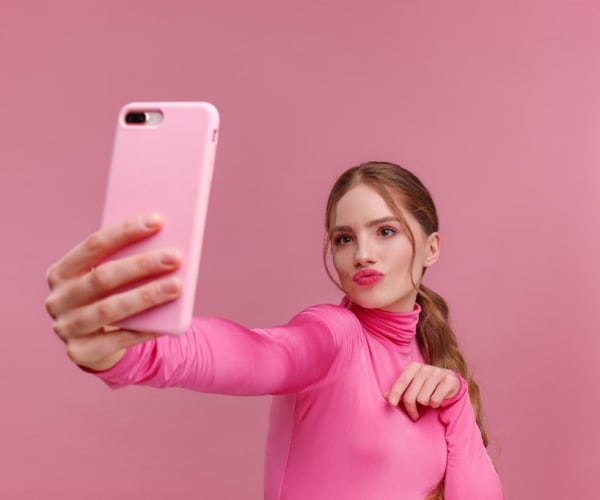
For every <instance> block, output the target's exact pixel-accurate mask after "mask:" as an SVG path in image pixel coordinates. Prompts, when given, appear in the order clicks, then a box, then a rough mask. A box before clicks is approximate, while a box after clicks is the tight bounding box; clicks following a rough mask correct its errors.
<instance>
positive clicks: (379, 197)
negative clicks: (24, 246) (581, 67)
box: [46, 162, 502, 500]
mask: <svg viewBox="0 0 600 500" xmlns="http://www.w3.org/2000/svg"><path fill="white" fill-rule="evenodd" d="M141 220H143V221H145V222H143V223H140V221H141ZM160 224H161V222H160V219H158V218H156V217H153V216H148V217H147V218H146V219H134V220H133V219H132V220H130V221H126V222H124V223H122V224H120V225H116V226H113V227H109V228H105V229H102V230H100V231H98V232H97V233H95V234H94V235H92V236H90V237H89V238H88V239H87V240H86V241H84V242H83V243H81V244H79V245H78V246H76V247H75V248H74V249H73V250H71V251H70V252H69V253H67V255H65V257H63V259H61V260H60V261H59V262H58V263H56V264H55V265H53V266H52V267H51V268H50V270H49V272H48V282H49V284H50V288H51V290H52V291H51V293H50V295H49V297H48V299H47V302H46V307H47V309H48V312H49V313H50V315H51V316H52V317H53V318H55V323H54V330H55V332H56V333H57V334H58V336H59V337H60V338H61V339H62V340H63V341H64V342H65V343H66V344H67V352H68V354H69V356H70V357H71V358H72V359H73V361H74V362H75V363H77V364H78V365H79V366H81V367H82V368H83V369H84V370H87V371H90V372H94V373H95V374H96V376H98V377H100V378H101V379H102V380H104V381H105V382H106V383H107V384H108V385H109V386H111V387H114V388H116V387H122V386H125V385H129V384H145V385H152V386H156V387H165V386H178V387H185V388H189V389H193V390H198V391H204V392H216V393H223V394H245V395H249V394H273V395H275V397H274V399H273V405H272V409H271V417H270V427H269V435H268V440H267V456H266V467H265V498H266V499H283V498H285V499H303V500H304V499H308V498H310V499H313V500H318V499H327V500H331V499H338V498H339V499H356V500H362V499H368V500H371V499H373V500H385V499H392V498H393V499H398V498H399V499H407V500H412V499H415V500H416V499H419V500H422V499H423V498H425V497H427V498H428V499H440V498H443V499H444V500H469V499H473V500H496V499H501V498H502V489H501V485H500V481H499V478H498V475H497V474H496V471H495V469H494V466H493V464H492V462H491V460H490V458H489V456H488V454H487V452H486V450H485V446H486V444H487V439H486V435H485V432H484V429H483V426H482V423H481V418H480V404H479V391H478V388H477V385H476V384H475V382H474V381H473V380H472V379H471V378H470V376H469V373H468V370H467V367H466V364H465V361H464V359H463V357H462V355H461V354H460V352H459V350H458V347H457V343H456V340H455V337H454V334H453V332H452V330H451V329H450V326H449V325H448V321H447V317H448V310H447V307H446V304H445V302H444V301H443V299H442V298H441V297H440V296H438V295H436V294H435V293H434V292H432V291H431V290H429V289H428V288H426V287H425V286H423V285H422V284H421V279H422V276H423V274H424V273H425V270H426V269H427V268H428V267H429V266H431V265H433V264H434V263H435V262H436V260H437V259H438V257H439V249H440V236H439V233H438V220H437V215H436V210H435V206H434V204H433V201H432V199H431V196H430V194H429V192H428V191H427V189H426V188H425V187H424V186H423V185H422V183H421V182H420V181H419V179H417V178H416V177H415V176H414V175H413V174H411V173H410V172H408V171H407V170H405V169H403V168H402V167H400V166H398V165H394V164H391V163H384V162H369V163H365V164H362V165H360V166H357V167H354V168H351V169H350V170H348V171H346V172H345V173H344V174H342V175H341V177H340V178H339V179H338V180H337V182H336V183H335V185H334V187H333V189H332V191H331V193H330V196H329V200H328V203H327V212H326V222H325V227H326V239H325V246H324V252H323V255H324V258H325V261H327V257H328V255H329V253H330V252H331V257H332V260H333V265H334V267H335V271H336V273H337V276H338V278H339V286H340V288H341V290H342V291H343V292H344V294H345V296H344V299H343V301H342V305H340V306H335V305H318V306H314V307H310V308H308V309H306V310H304V311H302V312H300V313H299V314H298V315H296V316H295V317H294V318H292V320H290V322H289V323H288V324H287V325H284V326H279V327H274V328H268V329H254V330H250V329H247V328H244V327H243V326H241V325H238V324H235V323H232V322H230V321H227V320H223V319H219V318H206V317H199V318H195V319H194V321H193V324H192V326H191V327H190V329H189V331H188V332H187V333H186V335H184V336H183V337H170V336H164V337H160V338H159V337H157V336H155V335H153V334H151V333H134V332H128V331H123V330H118V329H116V328H113V327H110V326H109V325H111V324H113V323H115V322H117V321H118V320H120V319H122V318H124V317H127V316H130V315H132V314H134V313H136V312H139V311H141V310H144V309H146V308H149V307H152V306H155V305H158V304H161V303H164V302H167V301H169V300H173V299H175V298H176V297H177V294H178V290H179V289H178V283H177V282H176V281H172V279H171V278H169V277H168V275H167V276H166V277H165V276H164V274H165V271H166V270H170V269H175V268H176V267H177V266H178V264H179V257H178V255H177V254H174V253H172V252H164V253H161V252H158V253H150V254H146V255H138V256H135V257H129V258H127V259H122V260H120V261H114V262H109V263H104V264H100V263H101V262H102V261H103V260H104V259H105V258H106V256H107V255H109V254H111V253H112V252H114V251H115V250H116V249H117V248H120V247H122V246H123V245H126V244H129V243H132V242H134V241H137V240H140V239H142V238H145V237H148V236H150V235H152V234H154V233H155V232H156V231H158V230H159V229H160ZM94 266H97V267H94ZM326 267H327V265H326ZM328 273H329V270H328ZM329 275H330V276H331V274H330V273H329ZM147 276H155V277H156V280H154V281H153V282H150V283H148V284H144V285H142V286H140V287H138V288H137V289H135V290H133V291H129V292H125V293H123V294H116V293H115V294H112V295H111V290H116V289H118V288H119V287H120V286H122V285H124V284H126V283H128V282H131V281H134V280H137V279H140V278H142V277H147ZM398 374H400V375H399V377H398V378H397V379H396V377H397V376H398ZM400 402H401V404H400ZM474 409H475V410H474Z"/></svg>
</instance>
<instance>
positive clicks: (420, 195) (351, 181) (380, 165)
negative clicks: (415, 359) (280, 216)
mask: <svg viewBox="0 0 600 500" xmlns="http://www.w3.org/2000/svg"><path fill="white" fill-rule="evenodd" d="M359 184H364V185H366V186H369V187H371V188H372V189H374V190H375V191H376V192H377V193H378V194H379V195H380V196H381V197H382V198H383V200H384V201H385V202H386V204H387V205H388V207H389V208H390V210H391V211H392V213H393V214H394V216H395V217H396V218H397V219H398V221H399V222H400V224H401V225H402V227H403V229H404V230H405V231H406V234H407V235H408V238H409V240H410V242H411V246H412V257H411V261H410V269H411V270H412V269H413V267H414V260H415V250H416V248H415V247H416V240H415V235H414V234H413V232H412V231H411V229H410V227H409V225H408V223H407V221H406V218H405V217H404V215H403V213H402V210H401V207H400V205H399V204H398V201H399V202H400V203H401V205H402V207H403V208H404V209H405V210H406V211H407V212H408V213H410V214H411V215H412V216H413V217H414V218H415V219H416V221H417V222H418V223H419V225H420V226H421V228H422V229H423V231H424V233H425V234H426V235H427V236H429V235H430V234H432V233H434V232H437V231H438V228H439V220H438V216H437V211H436V208H435V204H434V202H433V198H432V196H431V194H430V193H429V191H428V190H427V188H426V187H425V186H424V185H423V183H422V182H421V181H420V179H419V178H418V177H417V176H416V175H414V174H413V173H412V172H410V171H408V170H406V169H405V168H403V167H401V166H400V165H396V164H394V163H389V162H380V161H371V162H366V163H363V164H361V165H358V166H355V167H352V168H350V169H348V170H346V171H345V172H344V173H343V174H342V175H341V176H340V177H339V178H338V179H337V181H336V182H335V184H334V186H333V188H332V190H331V192H330V194H329V198H328V200H327V208H326V211H325V237H324V242H323V263H324V265H325V270H326V272H327V275H328V276H329V278H330V279H331V280H332V281H333V282H334V283H335V285H336V286H337V287H338V288H339V289H340V290H341V291H342V292H344V289H343V288H342V286H341V285H340V284H339V283H338V282H337V280H336V279H335V278H334V276H333V274H332V273H331V271H330V269H329V266H328V265H327V256H328V254H329V250H330V248H331V228H332V227H333V222H334V217H335V209H336V206H337V203H338V202H339V200H340V199H341V198H342V197H343V196H344V195H345V194H346V193H347V192H348V191H350V190H351V189H352V188H354V187H355V186H357V185H359ZM397 200H398V201H397ZM425 270H426V268H423V274H425ZM409 275H410V279H411V283H412V286H413V288H414V289H415V290H416V291H417V302H418V303H419V305H420V306H421V316H420V318H419V322H418V324H417V342H418V344H419V348H420V349H421V352H422V354H423V357H424V359H425V362H426V363H427V364H431V365H435V366H439V367H441V368H446V369H449V370H453V371H455V372H458V373H459V374H460V375H462V377H463V378H464V379H465V380H466V381H467V384H468V390H469V398H470V400H471V404H472V406H473V410H474V412H475V417H476V421H477V425H478V427H479V430H480V432H481V437H482V440H483V443H484V445H485V446H486V447H487V445H488V437H487V433H486V431H485V427H484V424H483V415H482V408H481V395H480V390H479V386H478V385H477V383H476V382H475V380H474V379H473V377H472V376H471V373H470V371H469V369H468V366H467V363H466V360H465V358H464V356H463V355H462V353H461V352H460V350H459V347H458V342H457V340H456V336H455V335H454V331H453V330H452V328H451V326H450V321H449V310H448V305H447V304H446V301H445V300H444V299H443V298H442V297H441V296H440V295H439V294H437V293H435V292H434V291H433V290H431V289H430V288H428V287H426V286H425V285H423V284H420V285H417V284H416V283H415V282H414V280H413V276H412V272H410V273H409ZM443 487H444V480H443V479H442V480H441V482H440V484H439V485H438V486H437V488H436V489H435V491H433V492H432V493H431V494H430V495H429V496H428V497H427V498H426V499H425V500H442V498H443Z"/></svg>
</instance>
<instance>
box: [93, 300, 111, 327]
mask: <svg viewBox="0 0 600 500" xmlns="http://www.w3.org/2000/svg"><path fill="white" fill-rule="evenodd" d="M96 314H97V316H98V320H99V321H100V322H101V323H102V324H106V323H110V322H111V321H112V320H113V318H114V314H115V308H114V307H113V305H112V304H111V303H110V302H109V301H107V300H105V301H102V302H100V303H98V305H97V309H96Z"/></svg>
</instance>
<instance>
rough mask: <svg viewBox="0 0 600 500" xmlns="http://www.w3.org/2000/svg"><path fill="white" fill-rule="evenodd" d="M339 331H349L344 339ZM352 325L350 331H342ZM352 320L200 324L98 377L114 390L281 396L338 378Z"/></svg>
mask: <svg viewBox="0 0 600 500" xmlns="http://www.w3.org/2000/svg"><path fill="white" fill-rule="evenodd" d="M336 323H337V327H336V329H335V330H337V331H344V333H345V335H344V336H343V337H342V336H340V337H339V338H338V337H336V335H335V330H334V329H333V328H331V326H330V325H333V324H336ZM340 323H341V324H342V325H346V324H348V327H347V328H339V325H340ZM348 328H352V322H351V316H350V313H348V312H347V311H346V310H345V309H343V308H341V307H337V306H328V305H321V306H315V307H312V308H309V309H306V310H305V311H302V312H301V313H299V314H298V315H296V316H295V317H294V318H293V319H292V320H291V321H290V322H289V323H288V324H287V325H284V326H278V327H274V328H267V329H249V328H246V327H243V326H241V325H239V324H237V323H234V322H232V321H229V320H225V319H220V318H212V317H200V318H195V319H194V321H193V323H192V326H191V328H190V329H189V331H188V332H187V333H186V334H185V335H184V336H182V337H170V336H164V337H160V338H156V339H152V340H149V341H147V342H145V343H143V344H138V345H136V346H133V347H130V348H129V349H128V350H127V352H126V354H125V356H124V357H123V358H122V359H121V360H120V361H119V362H118V363H117V364H116V365H115V366H113V367H112V368H111V369H109V370H106V371H102V372H96V374H97V376H98V377H100V378H101V379H103V380H104V381H105V382H106V383H107V384H108V385H109V386H110V387H113V388H117V387H122V386H125V385H130V384H143V385H150V386H154V387H183V388H188V389H192V390H197V391H202V392H212V393H221V394H237V395H259V394H281V393H287V392H296V391H300V390H303V389H306V388H308V387H309V386H310V385H311V384H313V383H316V382H318V381H322V380H323V379H325V378H326V377H329V376H332V375H333V374H334V373H335V372H336V370H337V368H336V367H339V365H340V363H341V362H342V360H343V358H344V356H343V355H342V356H339V354H340V353H341V352H343V351H345V350H347V349H346V348H348V349H349V348H350V346H349V345H348V346H344V345H343V344H344V343H349V342H352V340H351V338H352V336H351V335H349V334H348Z"/></svg>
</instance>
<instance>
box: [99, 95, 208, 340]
mask: <svg viewBox="0 0 600 500" xmlns="http://www.w3.org/2000/svg"><path fill="white" fill-rule="evenodd" d="M132 111H133V112H141V113H144V112H152V115H153V116H159V115H160V116H161V117H162V121H161V122H160V123H147V124H130V123H126V121H125V117H126V116H127V115H128V113H130V112H132ZM130 116H131V115H130ZM148 116H149V115H148ZM218 128H219V114H218V111H217V109H216V108H215V107H214V106H213V105H212V104H209V103H206V102H136V103H130V104H127V105H126V106H124V107H123V108H122V109H121V111H120V113H119V118H118V123H117V130H116V135H115V142H114V148H113V155H112V161H111V167H110V175H109V180H108V188H107V193H106V201H105V205H104V215H103V218H102V225H103V226H106V225H110V224H113V223H115V222H119V221H122V220H124V219H126V218H128V217H130V216H135V215H138V214H142V213H148V212H159V213H161V214H162V215H163V217H164V225H163V228H162V229H161V231H160V232H159V233H158V234H156V235H155V236H152V237H150V238H149V239H147V240H144V241H142V242H139V243H135V244H133V245H131V246H129V247H127V248H125V249H123V250H120V251H119V252H117V253H116V254H114V255H112V256H111V257H110V259H116V258H121V257H124V256H127V255H132V254H136V253H140V252H144V251H147V250H150V249H155V248H165V247H175V248H178V249H179V250H180V251H181V254H182V265H181V267H180V268H179V269H178V270H177V271H175V272H174V273H173V274H175V275H177V276H179V278H180V279H181V282H182V284H183V290H182V294H181V296H180V297H179V298H177V299H176V300H174V301H173V302H169V303H167V304H163V305H160V306H157V307H155V308H152V309H149V310H147V311H144V312H142V313H139V314H136V315H134V316H131V317H129V318H127V319H126V320H124V321H122V322H120V323H119V324H118V325H119V326H121V327H123V328H127V329H131V330H139V331H148V332H155V333H162V334H170V335H182V334H183V333H185V331H186V330H187V329H188V327H189V325H190V323H191V320H192V314H193V306H194V296H195V292H196V283H197V278H198V268H199V264H200V254H201V248H202V240H203V236H204V225H205V220H206V212H207V208H208V199H209V193H210V184H211V181H212V172H213V165H214V157H215V152H216V144H217V133H218ZM140 283H143V282H140ZM140 283H137V284H136V286H137V285H139V284H140Z"/></svg>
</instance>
